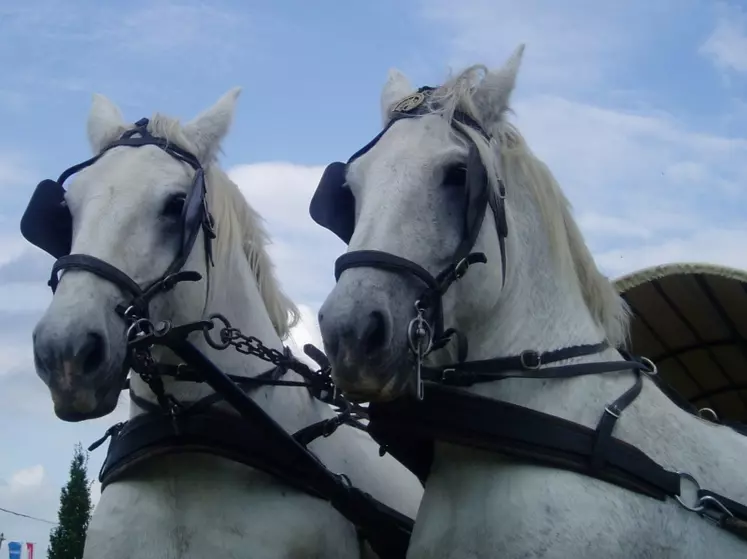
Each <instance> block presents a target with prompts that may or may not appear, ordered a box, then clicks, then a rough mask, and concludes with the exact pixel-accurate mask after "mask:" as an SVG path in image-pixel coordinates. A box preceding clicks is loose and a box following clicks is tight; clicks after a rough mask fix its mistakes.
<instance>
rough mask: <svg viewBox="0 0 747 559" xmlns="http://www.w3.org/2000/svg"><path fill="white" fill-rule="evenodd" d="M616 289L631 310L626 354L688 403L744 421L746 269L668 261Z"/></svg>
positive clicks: (746, 387) (746, 385)
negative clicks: (653, 369)
mask: <svg viewBox="0 0 747 559" xmlns="http://www.w3.org/2000/svg"><path fill="white" fill-rule="evenodd" d="M615 286H616V287H617V289H618V290H619V291H620V293H621V294H622V296H623V298H624V299H625V300H626V301H627V302H628V304H629V305H630V306H631V309H632V311H633V313H634V315H633V319H632V322H631V343H630V346H629V349H630V350H631V352H632V353H634V354H636V355H642V356H645V357H648V358H649V359H651V360H652V361H653V362H654V363H656V365H657V367H658V369H659V374H660V375H661V376H662V379H663V380H664V381H665V382H666V384H668V385H669V386H671V387H672V388H674V390H675V391H676V392H677V393H678V394H679V395H680V396H682V397H683V398H684V399H685V400H687V401H688V402H689V403H690V404H691V405H693V406H695V407H696V408H698V409H701V408H704V407H706V408H711V409H712V410H713V411H715V412H716V414H717V415H718V417H719V419H720V420H727V421H738V422H747V271H742V270H736V269H733V268H726V267H721V266H712V265H708V264H688V263H682V264H668V265H664V266H656V267H653V268H646V269H644V270H640V271H637V272H634V273H632V274H629V275H627V276H623V277H621V278H619V279H618V280H617V281H615Z"/></svg>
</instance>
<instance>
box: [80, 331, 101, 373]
mask: <svg viewBox="0 0 747 559" xmlns="http://www.w3.org/2000/svg"><path fill="white" fill-rule="evenodd" d="M76 358H78V359H81V360H82V361H83V372H84V373H91V372H94V371H96V370H97V369H98V368H99V367H100V366H101V364H102V363H103V362H104V338H103V337H102V336H101V335H100V334H96V333H95V332H89V333H88V334H86V339H85V341H84V342H83V345H81V347H80V349H79V350H78V354H77V355H76Z"/></svg>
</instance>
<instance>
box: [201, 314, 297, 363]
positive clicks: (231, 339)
mask: <svg viewBox="0 0 747 559" xmlns="http://www.w3.org/2000/svg"><path fill="white" fill-rule="evenodd" d="M208 321H210V322H212V323H213V324H215V323H216V321H217V322H222V323H223V327H222V328H221V329H220V331H219V334H218V336H219V338H220V342H216V341H215V340H214V339H213V338H211V337H210V334H209V329H205V330H203V335H204V336H205V341H206V342H207V343H208V345H210V347H212V348H214V349H219V350H223V349H226V348H228V347H229V346H233V348H234V349H235V350H236V351H238V352H239V353H243V354H244V355H254V356H255V357H259V358H260V359H262V360H263V361H267V362H268V363H272V364H273V365H275V366H278V365H281V364H283V365H285V364H287V363H286V362H287V361H288V359H287V357H286V356H285V355H284V354H283V353H282V352H280V351H278V350H277V349H272V348H269V347H267V346H266V345H265V344H263V343H262V341H261V340H260V339H259V338H256V337H254V336H247V335H245V334H243V333H242V332H241V330H239V329H238V328H234V327H233V326H232V325H231V323H230V322H229V321H228V319H227V318H226V317H225V316H223V315H222V314H211V315H210V316H209V317H208Z"/></svg>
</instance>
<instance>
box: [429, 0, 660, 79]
mask: <svg viewBox="0 0 747 559" xmlns="http://www.w3.org/2000/svg"><path fill="white" fill-rule="evenodd" d="M651 4H653V3H651ZM420 5H421V15H422V17H423V18H424V19H425V20H426V21H427V22H429V23H431V24H434V25H435V26H436V28H437V30H438V32H439V33H441V34H443V35H444V36H445V39H446V41H448V44H449V46H450V52H449V54H448V55H447V56H448V61H449V63H450V64H452V65H455V66H459V67H461V66H464V65H469V64H475V63H482V64H487V65H488V66H497V65H500V64H503V63H504V62H505V60H506V58H507V57H508V55H509V54H510V53H511V52H512V51H513V50H514V49H515V48H516V47H517V46H518V45H519V44H520V43H526V44H527V50H526V52H525V54H524V60H525V62H526V64H525V68H524V69H523V70H522V76H521V78H520V81H521V83H522V87H523V85H524V84H529V85H530V86H537V87H543V88H544V87H551V88H553V89H555V90H557V89H558V88H563V89H568V90H578V89H585V88H588V87H591V86H596V85H601V84H604V82H605V81H606V80H607V79H608V78H610V77H611V76H613V74H614V71H615V63H616V62H618V61H619V60H620V59H621V58H624V57H629V56H631V55H633V54H634V53H636V52H638V51H639V50H640V49H643V48H645V46H646V45H645V39H646V33H645V31H646V30H648V29H649V28H650V26H651V25H652V23H651V17H650V16H651V15H652V14H653V13H655V11H656V8H655V7H654V6H650V7H649V3H648V2H628V3H612V2H589V1H587V0H567V1H564V2H555V1H553V0H525V1H522V2H515V1H511V0H462V1H460V2H459V3H458V4H454V2H452V1H451V0H421V2H420Z"/></svg>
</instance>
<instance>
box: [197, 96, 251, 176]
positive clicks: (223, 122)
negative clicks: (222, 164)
mask: <svg viewBox="0 0 747 559" xmlns="http://www.w3.org/2000/svg"><path fill="white" fill-rule="evenodd" d="M240 93H241V88H240V87H234V88H233V89H231V90H229V91H228V92H227V93H225V94H224V95H223V97H221V98H220V99H218V102H217V103H215V105H213V106H212V107H210V108H209V109H207V110H206V111H203V112H202V113H200V114H199V115H198V116H197V117H195V119H194V120H192V121H190V122H188V123H187V124H185V125H184V135H185V136H186V137H187V139H188V140H189V141H190V143H191V144H192V145H193V146H194V147H195V150H196V152H197V153H195V154H194V155H195V156H197V159H199V160H200V161H201V162H203V163H206V162H208V161H210V160H212V159H213V158H214V157H215V154H216V153H218V149H220V143H221V141H223V138H224V137H225V136H226V134H227V133H228V130H229V128H230V127H231V122H232V121H233V114H234V111H235V109H236V100H237V99H238V97H239V94H240Z"/></svg>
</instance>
